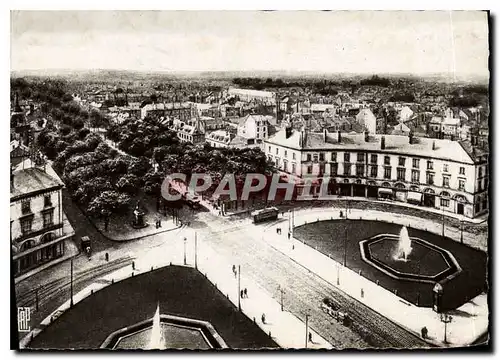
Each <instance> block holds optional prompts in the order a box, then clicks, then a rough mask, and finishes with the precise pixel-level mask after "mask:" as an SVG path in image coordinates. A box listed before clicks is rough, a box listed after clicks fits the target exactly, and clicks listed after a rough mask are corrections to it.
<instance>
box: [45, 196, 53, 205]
mask: <svg viewBox="0 0 500 360" xmlns="http://www.w3.org/2000/svg"><path fill="white" fill-rule="evenodd" d="M43 206H52V201H51V199H50V195H45V196H44V197H43Z"/></svg>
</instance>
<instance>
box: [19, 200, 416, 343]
mask: <svg viewBox="0 0 500 360" xmlns="http://www.w3.org/2000/svg"><path fill="white" fill-rule="evenodd" d="M63 198H65V199H69V196H65V197H63ZM63 205H64V210H65V212H66V214H67V216H68V218H69V220H70V221H71V223H72V224H73V225H74V227H75V231H76V234H77V238H78V237H79V236H82V235H84V234H85V235H90V236H91V237H92V238H93V239H94V240H95V249H96V254H95V257H94V258H93V259H92V260H91V261H89V260H88V259H87V258H86V257H84V256H83V255H80V256H78V257H77V258H76V259H75V260H74V266H75V283H74V291H75V292H77V291H79V289H83V288H84V287H85V286H87V285H88V284H90V283H91V282H92V280H93V279H96V278H98V277H101V276H102V275H104V274H106V273H109V272H111V271H113V270H115V269H118V268H120V267H123V266H130V264H131V261H132V259H133V258H135V257H140V256H141V254H146V253H147V252H148V251H152V249H154V250H153V251H158V253H160V252H166V250H167V249H168V247H169V246H171V245H172V242H173V241H175V239H178V238H180V237H183V236H185V235H188V234H192V230H196V231H197V232H198V235H199V236H200V238H203V241H205V242H206V243H207V245H209V246H211V247H212V248H213V250H215V251H217V253H219V254H220V255H223V256H224V257H226V258H227V259H229V260H228V261H230V262H232V263H234V264H238V265H241V269H242V273H243V274H244V276H245V277H247V278H249V279H251V280H252V281H254V282H255V283H257V284H259V285H260V286H261V287H262V288H264V289H265V290H266V291H267V292H268V293H269V294H271V295H272V296H273V297H275V298H276V299H277V300H278V299H280V291H279V288H281V289H283V290H284V296H283V300H284V301H283V302H284V308H285V310H286V311H290V312H292V313H293V314H294V315H296V316H297V317H299V318H300V319H305V314H306V313H308V314H309V315H310V317H309V324H310V326H311V327H312V328H313V329H314V330H315V331H316V332H317V333H319V334H320V335H321V336H323V337H324V338H325V339H326V340H327V341H329V342H330V343H331V344H332V345H333V346H334V347H336V348H362V347H371V346H375V347H380V348H388V347H398V348H401V347H404V348H407V347H415V346H426V343H425V342H423V341H422V340H421V339H419V338H418V337H416V336H414V335H412V334H410V333H409V332H407V331H405V330H403V329H401V328H400V327H399V326H397V325H395V324H394V323H392V322H391V321H389V320H387V319H385V318H383V317H382V316H380V315H379V314H377V313H375V312H374V311H372V310H371V309H369V308H368V307H366V306H364V305H363V304H362V303H360V302H358V301H356V300H354V299H352V298H350V297H348V296H347V295H345V294H343V293H342V292H340V291H339V290H338V289H337V288H336V287H335V286H333V285H331V284H329V283H327V282H326V281H324V280H323V279H321V278H320V277H318V276H316V275H315V274H313V273H311V272H310V271H309V270H307V269H305V268H304V267H302V266H301V265H299V264H297V263H295V262H294V261H293V260H291V259H290V258H289V257H287V256H286V255H284V254H282V253H280V252H279V251H277V250H275V249H274V248H272V247H271V246H270V245H268V244H267V243H266V242H265V239H263V236H262V231H263V230H264V227H265V225H258V226H256V225H253V224H252V223H251V222H250V220H249V219H247V218H246V217H244V216H240V217H231V218H222V217H218V216H215V215H213V214H211V213H210V212H206V211H205V212H193V211H190V210H186V209H184V211H183V212H182V214H183V215H182V220H183V221H189V222H190V229H187V230H186V229H183V228H181V229H179V230H175V231H173V232H169V233H164V234H156V235H152V236H149V237H146V238H143V239H140V240H136V241H130V242H121V243H117V242H113V241H110V240H107V239H106V238H104V237H103V236H102V235H101V234H100V233H99V232H97V231H96V230H95V227H94V226H93V225H92V224H91V223H90V222H89V220H88V219H87V218H86V217H85V216H84V215H83V214H82V213H81V212H80V211H79V209H78V208H77V207H75V206H74V204H72V203H71V200H65V202H64V204H63ZM105 252H108V253H109V255H110V261H109V262H106V261H105V260H104V253H105ZM228 271H230V269H228ZM48 274H50V276H48ZM35 289H39V290H35ZM37 291H38V300H39V311H38V312H36V314H35V315H34V318H33V321H34V323H35V324H37V323H39V321H41V320H42V319H43V318H44V317H45V316H47V315H48V314H50V312H51V311H53V310H55V309H56V308H57V307H58V306H60V305H61V304H62V303H63V302H64V301H66V300H67V299H68V297H69V261H66V262H63V263H61V264H58V265H56V266H54V267H52V268H49V269H48V270H46V271H43V272H41V273H39V274H37V275H34V276H33V277H30V278H29V279H28V280H27V281H22V282H20V283H19V284H18V285H17V286H16V294H17V303H18V306H21V305H30V304H31V306H34V304H35V299H36V292H37ZM250 296H251V295H250ZM325 297H330V298H334V299H336V300H337V302H339V303H340V304H341V306H342V307H343V308H345V309H348V311H349V314H350V315H351V317H352V319H353V321H354V322H355V324H356V331H355V330H353V329H352V328H349V327H345V326H343V325H341V324H339V323H337V322H336V321H335V320H334V319H332V318H331V317H329V316H328V315H327V314H326V313H324V312H323V311H322V310H321V308H320V304H321V302H322V300H323V299H324V298H325Z"/></svg>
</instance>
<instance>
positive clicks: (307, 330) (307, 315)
mask: <svg viewBox="0 0 500 360" xmlns="http://www.w3.org/2000/svg"><path fill="white" fill-rule="evenodd" d="M308 334H309V314H306V349H307V340H308V339H307V335H308Z"/></svg>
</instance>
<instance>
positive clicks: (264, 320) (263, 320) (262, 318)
mask: <svg viewBox="0 0 500 360" xmlns="http://www.w3.org/2000/svg"><path fill="white" fill-rule="evenodd" d="M260 319H261V320H262V323H263V324H265V323H266V314H264V313H263V314H262V316H261V317H260Z"/></svg>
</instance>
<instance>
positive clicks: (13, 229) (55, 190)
mask: <svg viewBox="0 0 500 360" xmlns="http://www.w3.org/2000/svg"><path fill="white" fill-rule="evenodd" d="M63 186H64V185H63V183H62V182H61V181H60V180H59V179H56V178H55V177H53V176H51V175H49V174H48V173H47V172H45V171H43V170H42V169H40V168H38V167H31V168H27V169H21V170H14V171H11V181H10V237H11V246H12V254H13V258H12V259H13V261H14V276H16V277H18V276H20V275H22V274H24V273H26V272H28V271H30V270H33V269H35V268H37V267H39V266H41V265H44V264H48V263H50V262H53V261H56V260H57V259H59V258H62V257H63V256H64V253H65V247H66V244H65V243H66V242H67V241H69V240H71V238H72V237H73V235H74V231H73V229H72V227H71V224H69V222H68V220H67V219H66V217H65V215H64V213H63V210H62V202H61V198H62V188H63Z"/></svg>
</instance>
